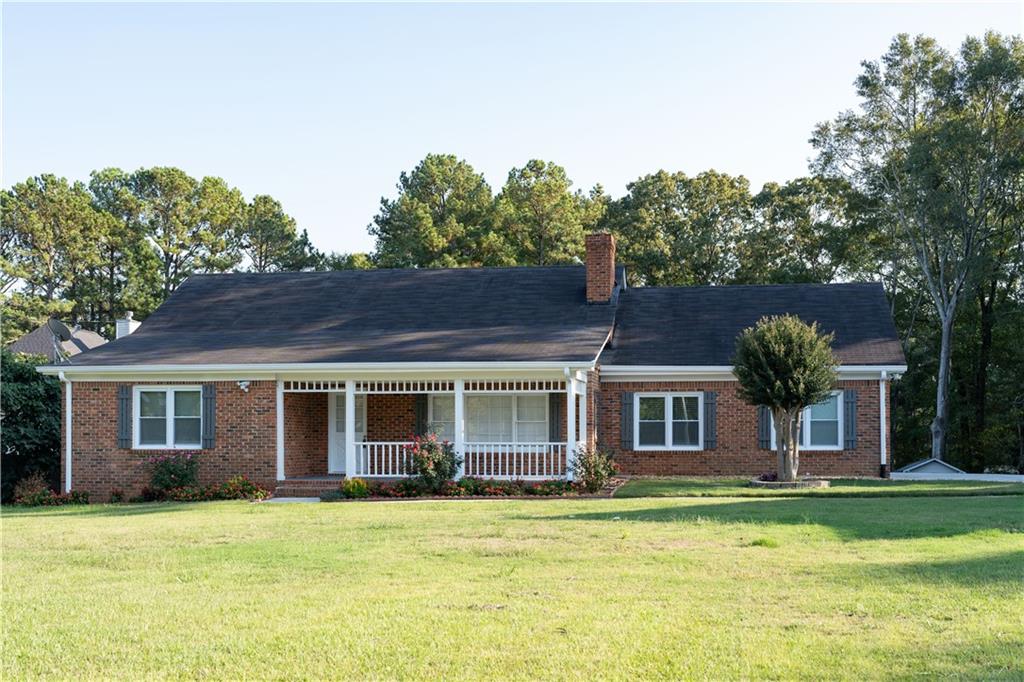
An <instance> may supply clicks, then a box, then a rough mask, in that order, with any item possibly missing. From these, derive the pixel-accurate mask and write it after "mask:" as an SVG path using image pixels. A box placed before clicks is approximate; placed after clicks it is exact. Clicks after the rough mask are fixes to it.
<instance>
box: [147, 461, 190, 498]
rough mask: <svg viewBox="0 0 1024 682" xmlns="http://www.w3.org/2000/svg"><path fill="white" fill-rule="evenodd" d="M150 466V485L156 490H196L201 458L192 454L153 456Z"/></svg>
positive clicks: (148, 462)
mask: <svg viewBox="0 0 1024 682" xmlns="http://www.w3.org/2000/svg"><path fill="white" fill-rule="evenodd" d="M146 464H148V465H149V472H150V485H151V486H152V487H153V488H154V489H155V490H174V489H176V488H196V487H198V483H199V458H198V457H197V456H196V455H195V454H193V453H191V452H171V453H166V454H159V455H152V456H150V457H149V458H148V459H147V460H146Z"/></svg>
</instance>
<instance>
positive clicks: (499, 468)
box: [463, 443, 566, 479]
mask: <svg viewBox="0 0 1024 682" xmlns="http://www.w3.org/2000/svg"><path fill="white" fill-rule="evenodd" d="M465 450H466V452H465V454H464V463H463V471H464V472H465V475H466V476H475V477H477V478H508V479H531V478H532V479H546V478H565V450H566V446H565V443H466V444H465Z"/></svg>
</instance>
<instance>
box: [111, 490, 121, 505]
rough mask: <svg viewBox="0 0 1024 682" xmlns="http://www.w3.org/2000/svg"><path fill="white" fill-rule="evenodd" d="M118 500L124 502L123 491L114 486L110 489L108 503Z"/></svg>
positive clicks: (114, 502)
mask: <svg viewBox="0 0 1024 682" xmlns="http://www.w3.org/2000/svg"><path fill="white" fill-rule="evenodd" d="M118 502H124V491H123V490H121V489H120V488H114V489H113V490H111V491H110V503H111V504H117V503H118Z"/></svg>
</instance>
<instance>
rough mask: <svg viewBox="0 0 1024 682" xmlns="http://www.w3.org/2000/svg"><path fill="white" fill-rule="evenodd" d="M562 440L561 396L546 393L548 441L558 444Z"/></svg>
mask: <svg viewBox="0 0 1024 682" xmlns="http://www.w3.org/2000/svg"><path fill="white" fill-rule="evenodd" d="M561 440H562V395H561V394H560V393H548V441H549V442H551V443H558V442H561Z"/></svg>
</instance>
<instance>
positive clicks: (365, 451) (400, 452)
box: [355, 441, 412, 478]
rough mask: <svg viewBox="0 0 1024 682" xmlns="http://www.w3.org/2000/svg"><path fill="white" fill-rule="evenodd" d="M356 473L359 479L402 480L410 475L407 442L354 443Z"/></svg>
mask: <svg viewBox="0 0 1024 682" xmlns="http://www.w3.org/2000/svg"><path fill="white" fill-rule="evenodd" d="M355 445H356V462H355V464H356V471H355V476H358V477H360V478H402V477H404V476H409V475H411V474H410V472H411V469H412V455H410V454H409V451H408V450H407V449H406V448H407V447H408V446H409V445H410V443H409V442H408V441H388V442H381V441H374V442H365V443H356V444H355Z"/></svg>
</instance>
